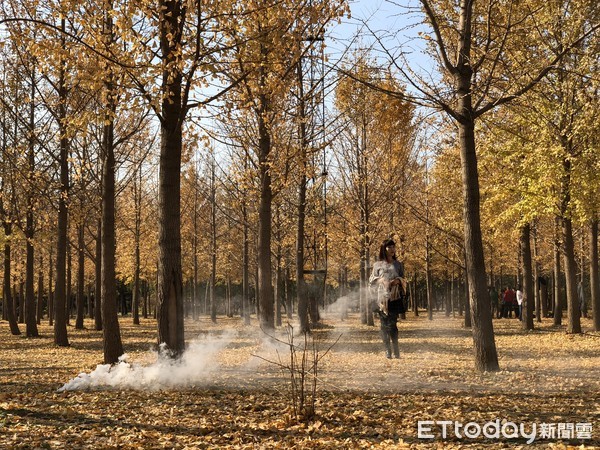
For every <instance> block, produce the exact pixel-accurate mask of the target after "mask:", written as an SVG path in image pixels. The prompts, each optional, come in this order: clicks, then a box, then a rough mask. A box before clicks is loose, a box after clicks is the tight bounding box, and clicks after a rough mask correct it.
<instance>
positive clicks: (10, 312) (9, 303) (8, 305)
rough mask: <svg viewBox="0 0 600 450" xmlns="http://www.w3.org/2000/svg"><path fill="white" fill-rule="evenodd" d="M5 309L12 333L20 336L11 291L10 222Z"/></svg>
mask: <svg viewBox="0 0 600 450" xmlns="http://www.w3.org/2000/svg"><path fill="white" fill-rule="evenodd" d="M3 225H4V236H5V241H4V289H3V290H4V292H3V299H4V305H3V306H4V311H5V313H6V319H7V320H8V325H9V327H10V332H11V334H13V335H15V336H18V335H20V334H21V330H19V324H18V323H17V317H16V316H15V308H14V303H13V302H14V299H13V296H12V292H11V286H10V277H11V247H10V238H11V235H12V224H11V223H10V222H4V224H3Z"/></svg>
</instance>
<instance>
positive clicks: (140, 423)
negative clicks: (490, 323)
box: [0, 315, 600, 449]
mask: <svg viewBox="0 0 600 450" xmlns="http://www.w3.org/2000/svg"><path fill="white" fill-rule="evenodd" d="M520 325H521V324H520V322H519V321H518V320H516V319H499V320H495V321H494V327H495V330H496V344H497V347H498V352H499V356H500V365H501V368H502V370H501V371H500V372H497V373H487V374H478V373H476V372H475V371H474V370H473V366H474V364H473V356H472V350H471V347H472V337H471V333H470V331H469V330H465V329H463V328H462V327H461V320H460V318H445V317H444V316H443V315H436V316H435V320H434V321H432V322H430V321H428V320H427V319H426V318H425V317H419V318H414V317H412V316H410V317H409V318H408V320H406V321H402V322H401V323H400V326H399V328H400V348H401V358H400V359H399V360H388V359H386V358H385V357H384V355H383V351H382V344H381V343H380V340H379V335H378V329H377V328H373V327H368V326H365V325H360V324H359V323H358V319H357V317H356V316H352V315H351V316H350V318H349V319H348V320H346V321H344V322H341V321H338V320H336V319H335V317H333V316H330V317H327V316H326V318H325V320H324V326H323V327H321V328H320V329H318V330H316V331H315V332H314V335H315V339H316V342H317V344H318V348H319V351H320V354H321V355H322V354H324V353H325V352H326V350H327V349H328V348H329V347H330V346H331V344H332V343H333V342H334V341H336V340H337V339H339V340H338V341H337V343H336V344H335V345H334V346H333V347H332V348H331V349H330V351H329V352H328V353H327V354H326V355H325V356H324V357H323V359H322V360H321V362H320V363H319V365H318V369H319V384H318V392H319V393H318V400H317V405H316V416H315V417H314V418H313V419H312V420H311V421H308V422H306V423H304V422H300V423H299V422H297V421H295V420H292V419H291V411H292V410H291V406H290V396H289V373H288V372H286V371H285V370H282V369H281V368H280V367H278V365H277V364H274V363H270V362H268V361H267V360H270V361H275V362H277V361H281V363H282V364H284V365H285V364H287V359H286V358H288V353H289V350H288V348H287V347H286V346H285V345H284V343H282V342H281V341H283V342H286V332H285V328H281V329H279V330H278V331H277V332H275V333H274V336H267V335H266V334H265V333H263V332H262V331H260V330H259V329H258V327H257V326H256V323H255V322H253V324H252V325H251V326H244V325H243V324H242V322H241V321H240V320H239V319H238V318H233V319H229V318H221V317H219V319H218V321H217V323H216V324H213V323H212V322H210V320H208V319H206V318H202V319H200V320H199V321H197V322H192V321H191V320H190V321H187V322H186V335H187V341H188V342H189V346H190V351H189V352H188V354H187V359H185V360H184V361H183V362H181V363H180V364H176V365H173V364H169V363H166V362H164V361H160V360H157V356H156V354H155V353H154V352H153V350H152V348H153V347H154V344H155V339H156V332H155V327H156V325H155V322H154V321H152V320H142V325H140V326H133V325H132V324H131V318H127V317H126V318H123V319H121V331H122V335H123V340H124V345H125V348H126V351H127V354H128V362H129V363H128V364H125V363H123V364H121V365H120V366H119V367H117V368H113V369H111V371H108V368H104V369H103V370H100V369H102V367H100V369H97V365H98V364H100V363H101V362H102V343H101V333H99V332H96V331H94V330H92V329H91V328H92V323H91V322H86V326H87V327H88V329H86V330H75V329H74V328H73V327H69V336H70V342H71V346H70V347H68V348H58V347H55V346H54V345H53V331H52V329H51V328H50V327H48V326H47V325H45V324H43V325H42V326H40V333H41V335H42V337H40V338H36V339H31V338H25V337H23V336H11V335H10V333H9V330H8V325H7V323H6V322H0V386H1V391H0V448H8V449H10V448H31V449H34V448H52V449H63V448H64V449H82V448H94V449H99V448H110V449H129V448H144V449H155V448H156V449H158V448H182V449H183V448H189V449H192V448H290V447H294V448H482V447H486V448H520V447H525V446H527V443H526V439H523V438H518V439H506V438H502V437H501V438H500V439H487V440H486V439H485V438H477V439H467V438H465V437H464V436H463V437H462V438H460V439H459V438H458V437H456V436H455V435H454V433H453V432H449V435H448V436H447V438H446V439H442V438H441V436H440V434H441V429H440V428H435V429H434V431H433V432H434V433H435V434H436V439H435V440H427V439H420V438H419V437H418V435H417V423H418V421H425V420H433V421H442V420H447V421H457V422H460V423H463V424H466V423H467V422H475V423H477V424H479V425H481V426H483V425H484V424H486V423H489V422H494V421H496V420H500V421H503V422H501V423H505V422H506V421H508V422H515V423H517V424H521V423H522V424H524V426H525V428H526V430H528V431H529V430H530V429H531V425H532V424H538V426H539V424H542V423H548V424H565V423H567V424H568V423H573V424H576V423H590V424H592V427H593V431H592V435H591V439H576V438H575V439H559V438H554V439H540V438H538V439H537V440H535V441H534V442H533V444H532V445H533V446H535V447H538V448H571V447H572V448H583V447H584V448H600V447H594V446H599V445H600V377H599V376H598V375H599V369H600V334H598V333H596V334H595V333H593V332H590V331H589V330H590V321H589V320H586V319H584V320H583V327H584V330H585V331H586V332H585V333H584V334H583V335H566V334H565V333H564V330H563V329H555V328H553V327H551V322H550V321H545V322H544V323H543V324H542V326H541V327H538V330H536V331H534V332H524V331H522V330H521V327H520ZM536 326H538V324H536ZM21 328H22V330H24V326H21ZM274 338H276V339H277V340H279V342H278V341H277V340H276V339H274ZM295 339H296V342H298V339H299V338H298V337H296V338H295ZM80 373H82V374H83V375H82V376H81V377H77V376H78V374H80ZM74 379H75V381H72V380H74ZM90 386H93V387H90ZM64 387H67V389H71V388H75V387H76V388H78V390H65V391H62V392H59V389H61V388H64ZM81 389H83V390H81ZM580 436H582V435H580Z"/></svg>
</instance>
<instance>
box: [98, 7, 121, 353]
mask: <svg viewBox="0 0 600 450" xmlns="http://www.w3.org/2000/svg"><path fill="white" fill-rule="evenodd" d="M110 11H112V0H107V1H106V10H105V12H104V14H105V18H104V22H105V39H106V41H105V42H106V45H107V47H109V46H110V45H111V44H112V42H113V39H114V38H113V22H112V17H111V14H110ZM104 89H105V93H106V96H107V103H106V105H105V106H106V111H105V118H104V124H105V125H104V129H103V134H102V156H103V158H104V161H103V163H102V250H101V253H102V276H101V281H102V288H101V299H102V300H101V302H102V329H103V331H104V333H103V338H104V339H103V349H104V363H105V364H115V363H117V362H118V361H119V357H120V356H121V355H122V354H123V344H122V342H121V332H120V329H119V319H118V307H117V292H116V291H117V289H116V281H115V279H116V277H115V245H116V241H115V153H114V117H115V112H116V109H117V107H116V103H115V102H116V95H115V85H114V81H113V74H112V71H111V70H110V69H108V70H107V73H106V78H105V80H104Z"/></svg>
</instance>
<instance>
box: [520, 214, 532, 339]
mask: <svg viewBox="0 0 600 450" xmlns="http://www.w3.org/2000/svg"><path fill="white" fill-rule="evenodd" d="M530 235H531V227H530V225H529V224H528V223H527V224H525V225H523V226H522V227H521V234H520V241H521V252H522V260H523V282H522V283H523V286H522V288H523V304H522V306H521V307H522V310H523V329H525V330H533V307H534V295H533V289H534V286H535V282H534V280H533V267H532V262H531V242H530V237H531V236H530Z"/></svg>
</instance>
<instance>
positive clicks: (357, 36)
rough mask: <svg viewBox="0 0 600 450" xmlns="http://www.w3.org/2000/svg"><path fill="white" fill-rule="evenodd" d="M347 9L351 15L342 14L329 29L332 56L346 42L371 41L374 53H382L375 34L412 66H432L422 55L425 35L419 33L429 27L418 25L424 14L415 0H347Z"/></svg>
mask: <svg viewBox="0 0 600 450" xmlns="http://www.w3.org/2000/svg"><path fill="white" fill-rule="evenodd" d="M350 10H351V16H352V17H351V18H350V19H348V18H346V17H345V18H344V19H343V21H342V23H341V24H339V25H335V26H334V27H333V28H332V29H331V30H330V35H331V38H330V39H329V40H328V47H327V50H326V52H327V53H328V54H329V55H330V57H331V59H333V60H336V59H338V58H339V57H341V55H342V53H343V51H344V49H345V48H347V47H348V45H352V46H353V47H357V46H369V45H374V46H375V48H374V51H375V55H374V56H376V55H380V56H382V57H383V56H384V55H383V52H382V51H381V46H380V45H379V44H377V43H376V39H375V38H374V35H376V36H378V37H379V38H380V39H381V40H382V42H383V43H384V45H385V46H386V47H387V48H388V49H392V50H393V51H394V52H395V53H396V54H397V53H399V52H400V51H402V52H403V53H404V54H405V56H406V58H407V61H408V63H409V64H410V65H411V67H413V68H417V67H421V68H423V69H424V70H426V71H429V70H431V67H432V65H433V64H432V61H431V59H430V58H429V57H428V56H427V55H425V53H424V51H423V50H424V48H423V43H424V39H422V37H420V36H419V34H418V33H419V32H427V31H428V29H427V28H426V27H424V26H423V25H421V23H422V21H423V14H422V13H421V9H420V2H419V1H418V0H395V1H393V2H392V1H388V0H350Z"/></svg>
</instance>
